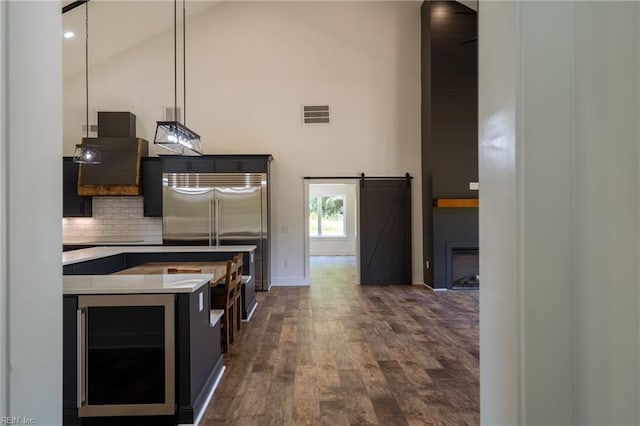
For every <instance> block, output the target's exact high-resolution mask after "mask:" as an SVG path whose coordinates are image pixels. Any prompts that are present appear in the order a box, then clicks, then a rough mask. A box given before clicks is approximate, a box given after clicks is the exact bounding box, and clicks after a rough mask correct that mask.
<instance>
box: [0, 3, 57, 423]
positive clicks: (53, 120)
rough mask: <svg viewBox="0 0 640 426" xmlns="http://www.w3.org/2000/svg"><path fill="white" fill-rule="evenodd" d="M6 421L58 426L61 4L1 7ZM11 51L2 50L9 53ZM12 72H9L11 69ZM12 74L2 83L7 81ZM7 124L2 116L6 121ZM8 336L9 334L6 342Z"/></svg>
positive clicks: (2, 407) (2, 409) (2, 410)
mask: <svg viewBox="0 0 640 426" xmlns="http://www.w3.org/2000/svg"><path fill="white" fill-rule="evenodd" d="M0 8H1V9H2V11H3V12H2V14H1V16H0V18H1V22H2V25H1V26H2V34H3V36H2V39H1V40H2V45H3V49H2V66H3V69H2V73H1V74H0V76H1V77H2V81H1V83H2V87H3V89H5V88H6V92H4V90H3V93H2V112H3V114H2V133H1V134H0V148H1V152H2V155H1V156H0V159H1V165H0V182H1V183H2V187H1V188H2V189H1V190H0V207H1V208H0V218H1V219H2V227H1V228H0V236H1V237H2V252H1V253H2V254H1V258H2V260H1V271H2V275H1V281H0V284H1V287H2V292H1V293H0V294H2V296H0V303H1V304H2V308H0V312H2V319H1V323H2V331H3V332H2V334H3V338H4V339H5V340H4V341H3V342H2V352H1V353H2V355H1V358H2V364H1V365H2V366H1V367H0V368H1V369H2V382H3V385H4V386H3V388H2V397H1V398H0V401H2V402H0V416H26V417H29V418H33V419H34V420H35V422H36V423H37V424H38V425H59V424H61V422H62V265H61V262H60V255H61V247H62V246H61V244H62V241H61V218H62V167H61V163H60V157H61V156H62V143H61V135H62V126H61V122H62V109H61V103H60V101H61V99H62V45H61V34H62V25H61V14H60V4H59V3H58V2H45V1H42V2H18V1H14V2H2V4H1V6H0ZM5 49H6V50H5ZM5 67H6V68H5ZM5 72H6V73H5ZM5 114H6V115H5ZM5 333H6V334H5Z"/></svg>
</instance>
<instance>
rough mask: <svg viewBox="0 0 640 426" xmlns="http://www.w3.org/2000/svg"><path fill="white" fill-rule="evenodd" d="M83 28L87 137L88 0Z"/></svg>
mask: <svg viewBox="0 0 640 426" xmlns="http://www.w3.org/2000/svg"><path fill="white" fill-rule="evenodd" d="M84 22H85V28H84V34H85V39H84V88H85V102H86V120H87V138H89V2H86V3H85V20H84Z"/></svg>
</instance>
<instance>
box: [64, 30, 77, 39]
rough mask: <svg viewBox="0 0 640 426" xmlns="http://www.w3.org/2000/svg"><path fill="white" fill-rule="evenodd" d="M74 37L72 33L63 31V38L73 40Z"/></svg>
mask: <svg viewBox="0 0 640 426" xmlns="http://www.w3.org/2000/svg"><path fill="white" fill-rule="evenodd" d="M74 35H75V34H74V33H73V31H65V33H64V38H73V36H74Z"/></svg>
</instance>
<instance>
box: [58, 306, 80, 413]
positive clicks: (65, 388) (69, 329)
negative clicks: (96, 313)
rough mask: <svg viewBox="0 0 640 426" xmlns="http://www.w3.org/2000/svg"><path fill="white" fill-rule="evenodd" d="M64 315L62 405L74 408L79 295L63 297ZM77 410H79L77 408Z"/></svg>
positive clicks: (75, 403)
mask: <svg viewBox="0 0 640 426" xmlns="http://www.w3.org/2000/svg"><path fill="white" fill-rule="evenodd" d="M62 309H63V316H62V327H63V333H62V348H63V349H62V351H63V353H64V357H63V360H62V407H63V408H64V409H65V410H68V409H71V410H74V409H75V408H76V407H77V382H76V371H77V370H76V362H77V360H76V355H77V351H76V342H77V338H76V337H77V336H76V334H77V328H76V311H77V309H78V298H77V296H64V297H63V305H62ZM76 412H77V410H76Z"/></svg>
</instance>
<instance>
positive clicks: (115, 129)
mask: <svg viewBox="0 0 640 426" xmlns="http://www.w3.org/2000/svg"><path fill="white" fill-rule="evenodd" d="M82 143H83V144H85V143H86V144H92V145H97V146H98V147H99V149H100V152H101V154H102V163H100V164H80V170H79V174H78V195H142V185H141V178H140V176H141V168H140V165H141V159H142V157H146V156H148V154H149V144H148V142H147V141H146V140H144V139H141V138H137V137H136V116H135V115H134V114H132V113H130V112H98V137H97V138H83V140H82Z"/></svg>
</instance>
